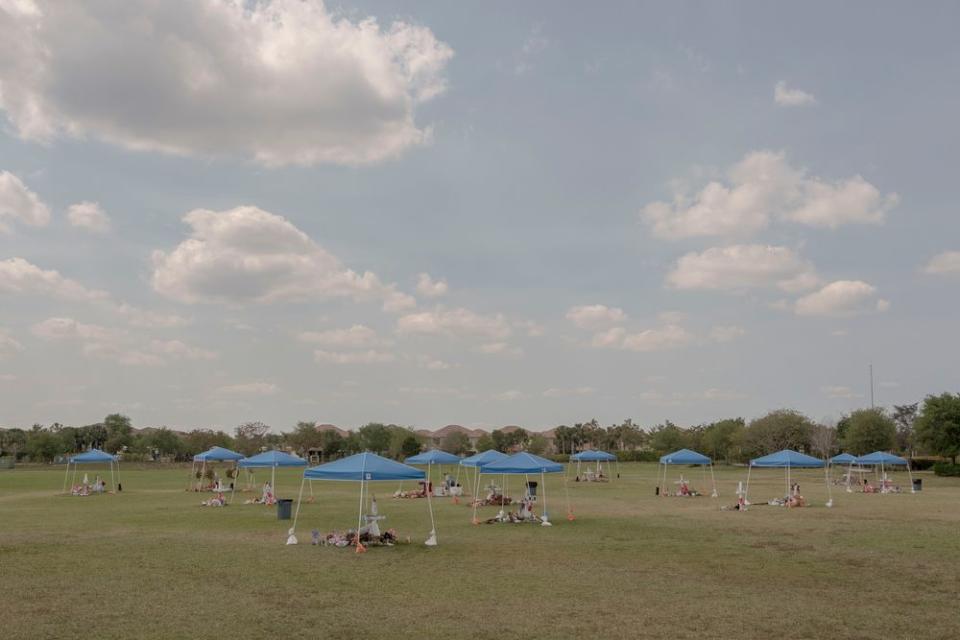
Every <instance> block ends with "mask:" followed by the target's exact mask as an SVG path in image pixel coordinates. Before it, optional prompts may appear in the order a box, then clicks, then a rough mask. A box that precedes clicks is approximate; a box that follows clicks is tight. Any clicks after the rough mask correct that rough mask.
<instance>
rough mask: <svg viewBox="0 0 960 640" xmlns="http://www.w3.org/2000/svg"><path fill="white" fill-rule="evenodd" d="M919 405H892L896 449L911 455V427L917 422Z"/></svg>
mask: <svg viewBox="0 0 960 640" xmlns="http://www.w3.org/2000/svg"><path fill="white" fill-rule="evenodd" d="M919 409H920V403H919V402H914V403H913V404H895V405H893V415H891V416H890V417H891V418H893V421H894V422H895V423H896V424H897V449H899V450H900V451H906V452H908V453H912V449H913V425H914V423H915V422H916V420H917V412H918V411H919Z"/></svg>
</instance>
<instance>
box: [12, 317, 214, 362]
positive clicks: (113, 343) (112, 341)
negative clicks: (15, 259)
mask: <svg viewBox="0 0 960 640" xmlns="http://www.w3.org/2000/svg"><path fill="white" fill-rule="evenodd" d="M30 331H31V333H33V335H34V336H36V337H38V338H40V339H41V340H46V341H50V342H55V341H71V342H75V343H77V344H79V345H80V351H81V353H82V354H83V355H85V356H88V357H92V358H97V359H101V360H111V361H114V362H119V363H120V364H127V365H148V366H157V365H162V364H165V363H166V362H167V361H168V360H212V359H214V358H216V357H217V354H216V353H214V352H213V351H209V350H207V349H201V348H199V347H194V346H191V345H188V344H186V343H184V342H182V341H180V340H152V341H150V343H149V344H148V346H147V347H146V348H141V347H140V346H139V345H140V344H141V342H142V341H141V340H139V339H138V338H137V336H133V335H130V334H129V333H128V332H127V331H125V330H121V329H114V328H110V327H104V326H101V325H97V324H86V323H83V322H78V321H77V320H74V319H73V318H47V319H46V320H44V321H42V322H38V323H36V324H35V325H33V326H32V327H31V328H30Z"/></svg>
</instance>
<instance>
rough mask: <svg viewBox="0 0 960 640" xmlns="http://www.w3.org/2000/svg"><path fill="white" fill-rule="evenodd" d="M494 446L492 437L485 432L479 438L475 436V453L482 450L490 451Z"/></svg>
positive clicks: (495, 446)
mask: <svg viewBox="0 0 960 640" xmlns="http://www.w3.org/2000/svg"><path fill="white" fill-rule="evenodd" d="M496 448H497V445H496V443H495V442H494V441H493V438H492V437H491V436H490V434H488V433H485V434H483V435H482V436H480V437H479V438H477V453H481V452H483V451H490V450H491V449H496Z"/></svg>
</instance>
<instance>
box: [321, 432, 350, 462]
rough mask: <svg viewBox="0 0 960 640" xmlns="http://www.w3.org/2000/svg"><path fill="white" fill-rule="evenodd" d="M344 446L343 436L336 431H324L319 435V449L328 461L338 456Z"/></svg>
mask: <svg viewBox="0 0 960 640" xmlns="http://www.w3.org/2000/svg"><path fill="white" fill-rule="evenodd" d="M344 445H345V443H344V440H343V436H341V435H340V434H339V433H337V432H336V431H333V430H330V431H324V432H323V433H321V434H320V448H321V449H322V450H323V455H324V456H326V458H327V459H328V460H329V459H330V458H334V457H336V456H338V455H340V454H341V453H342V452H343V451H344Z"/></svg>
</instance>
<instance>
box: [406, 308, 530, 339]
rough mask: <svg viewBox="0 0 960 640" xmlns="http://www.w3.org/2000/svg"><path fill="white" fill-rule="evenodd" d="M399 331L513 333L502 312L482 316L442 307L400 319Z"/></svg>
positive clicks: (497, 335) (491, 335)
mask: <svg viewBox="0 0 960 640" xmlns="http://www.w3.org/2000/svg"><path fill="white" fill-rule="evenodd" d="M397 331H399V332H400V333H407V334H421V335H443V336H449V337H463V336H479V337H485V338H495V339H502V338H506V337H509V336H510V334H511V333H512V330H511V328H510V324H509V323H508V322H507V319H506V318H505V317H504V316H503V315H502V314H499V313H498V314H494V315H482V314H478V313H475V312H473V311H470V310H469V309H464V308H462V307H461V308H458V309H449V310H446V309H442V308H436V309H433V310H431V311H423V312H420V313H412V314H409V315H405V316H401V317H400V318H399V319H398V320H397Z"/></svg>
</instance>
